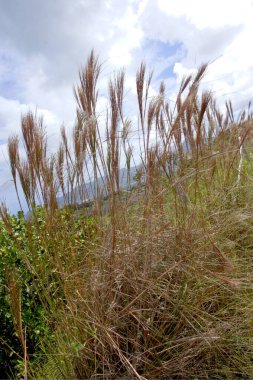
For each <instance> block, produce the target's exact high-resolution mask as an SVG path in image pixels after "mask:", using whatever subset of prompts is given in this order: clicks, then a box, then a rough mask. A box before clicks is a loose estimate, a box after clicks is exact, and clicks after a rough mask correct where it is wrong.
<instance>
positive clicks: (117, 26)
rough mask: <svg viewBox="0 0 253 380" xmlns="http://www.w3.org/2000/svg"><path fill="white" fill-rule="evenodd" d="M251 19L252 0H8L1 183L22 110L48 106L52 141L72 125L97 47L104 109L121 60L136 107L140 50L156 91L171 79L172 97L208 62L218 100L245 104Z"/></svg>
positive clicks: (1, 55) (2, 36)
mask: <svg viewBox="0 0 253 380" xmlns="http://www.w3.org/2000/svg"><path fill="white" fill-rule="evenodd" d="M252 20H253V1H252V0H241V1H240V2H239V1H237V0H230V1H228V0H222V1H220V0H213V1H212V2H206V1H199V0H190V1H189V0H177V1H174V0H125V1H117V0H107V1H104V0H76V1H74V2H73V1H69V0H54V1H50V0H44V1H34V0H25V1H22V2H19V1H15V0H8V1H3V2H1V5H0V46H1V47H0V142H1V144H2V145H1V146H2V149H0V175H1V178H0V186H1V184H4V183H5V182H6V180H8V178H7V179H6V176H7V175H8V169H7V163H6V151H5V145H4V144H5V143H6V140H7V138H8V136H9V134H10V133H13V132H18V131H19V124H20V114H21V113H24V112H26V110H28V109H35V108H37V109H38V110H39V111H41V112H43V113H44V115H45V123H46V124H47V129H48V132H49V140H50V141H51V146H54V145H55V144H56V143H57V136H58V132H59V129H60V126H61V125H62V123H63V122H64V123H65V124H66V125H67V127H70V126H71V125H72V124H73V121H74V117H75V101H74V97H73V93H72V86H73V84H76V83H77V82H78V68H79V67H80V65H81V64H84V63H85V60H86V57H87V55H88V53H89V51H90V50H91V49H92V48H94V49H95V51H96V52H98V53H99V55H100V57H101V61H102V62H103V63H104V64H103V70H102V74H101V87H102V90H101V93H100V95H101V97H100V100H99V112H100V113H102V110H103V107H104V106H106V105H107V101H106V97H105V93H106V89H107V83H108V75H112V74H113V73H114V72H115V69H118V68H119V67H120V66H124V67H125V68H126V73H127V78H128V79H127V81H126V92H127V93H128V104H127V105H126V107H125V109H126V110H127V111H128V110H129V111H130V113H132V114H133V113H134V111H133V110H135V109H136V108H134V105H133V97H134V94H135V71H136V68H137V67H138V65H139V63H140V62H141V61H142V59H145V60H146V61H147V65H148V67H150V69H154V70H155V75H154V84H153V88H152V91H153V94H155V91H156V88H157V82H158V81H159V80H160V79H161V78H164V79H165V82H166V85H167V89H168V91H169V93H168V97H171V96H172V94H174V93H175V91H176V87H177V84H178V81H179V80H180V78H181V77H182V75H183V74H185V73H189V72H192V70H194V69H196V68H197V67H198V66H199V65H200V64H201V63H202V62H207V61H208V62H212V63H211V64H210V66H209V69H208V74H207V75H206V77H205V80H204V82H205V85H206V86H208V87H209V88H211V89H212V91H213V92H214V93H215V94H216V95H217V96H218V99H219V100H220V101H223V100H224V99H225V95H224V94H229V96H230V97H231V98H232V100H233V101H234V102H235V107H236V108H239V107H242V106H244V105H245V104H246V103H247V102H248V100H250V98H251V97H252V92H253V75H252V74H253V62H252V58H251V39H252V35H253V26H252V25H253V24H252ZM1 152H2V153H1ZM1 155H2V156H1ZM4 188H5V186H3V189H4ZM1 191H2V193H3V192H4V191H5V190H1V188H0V196H1V194H2V193H1ZM4 194H5V193H4ZM6 197H7V198H8V194H7V193H6Z"/></svg>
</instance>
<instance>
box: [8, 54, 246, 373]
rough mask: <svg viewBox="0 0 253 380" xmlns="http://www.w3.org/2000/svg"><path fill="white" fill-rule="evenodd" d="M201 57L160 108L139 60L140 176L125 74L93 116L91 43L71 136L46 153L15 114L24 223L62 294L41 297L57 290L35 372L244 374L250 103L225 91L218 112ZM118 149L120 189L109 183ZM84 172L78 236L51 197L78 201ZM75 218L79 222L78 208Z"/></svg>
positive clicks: (95, 75)
mask: <svg viewBox="0 0 253 380" xmlns="http://www.w3.org/2000/svg"><path fill="white" fill-rule="evenodd" d="M206 68H207V67H206V65H203V66H201V67H200V68H199V70H198V72H197V73H196V75H195V76H193V77H191V76H190V77H187V78H185V79H184V80H183V81H182V84H181V87H180V89H179V92H178V96H177V99H176V104H175V106H173V107H171V105H170V104H169V103H168V102H167V101H166V92H165V86H164V84H163V83H161V85H160V90H159V94H158V96H156V97H153V98H150V96H149V91H150V86H151V80H152V75H151V74H150V75H149V74H146V68H145V65H144V64H141V66H140V69H139V70H138V72H137V75H136V88H137V104H138V109H139V123H138V126H137V127H138V129H139V131H140V135H139V136H140V147H141V149H142V157H141V161H142V167H141V169H140V168H138V170H139V174H140V177H141V175H142V180H141V181H139V185H138V181H137V185H136V187H135V188H132V189H131V184H130V174H129V173H130V168H131V167H132V166H133V165H134V158H135V157H134V154H135V153H134V152H133V149H132V144H131V138H130V137H129V130H130V128H131V122H130V121H129V119H128V118H127V117H126V116H125V115H124V110H123V99H124V73H123V72H120V73H119V74H118V75H116V77H115V78H114V79H113V80H110V82H109V95H108V97H109V109H108V110H107V118H106V124H105V125H103V126H101V123H100V121H99V118H98V116H97V113H96V103H97V99H98V92H97V82H98V79H99V74H100V70H101V66H100V64H99V62H98V59H97V57H96V56H95V54H94V52H92V53H91V55H90V57H89V58H88V60H87V65H86V66H85V67H84V68H82V69H81V71H80V74H79V77H80V84H79V85H78V86H77V87H76V88H75V97H76V100H77V118H76V125H75V127H74V130H73V141H69V140H68V139H67V137H66V131H65V130H64V129H63V130H62V134H61V143H60V147H59V150H58V152H57V154H55V155H54V156H50V155H48V153H47V143H46V136H45V133H44V127H43V122H42V119H39V118H38V117H36V115H32V114H31V113H28V115H26V116H24V117H23V118H22V134H23V140H24V143H25V148H26V159H21V158H20V155H19V153H18V139H17V138H16V137H14V138H11V139H10V140H9V156H10V162H11V168H12V174H13V179H14V183H15V186H17V177H18V178H19V181H20V183H21V186H22V189H23V192H24V194H25V197H26V201H27V204H28V207H29V208H30V210H31V211H32V212H33V219H32V222H30V223H34V224H32V226H33V228H37V230H38V234H40V238H41V244H44V245H45V246H46V247H47V252H46V253H45V255H47V256H46V257H48V260H49V261H50V262H51V263H52V265H53V266H54V268H55V273H57V276H58V279H59V284H60V286H61V290H62V292H63V294H64V297H63V299H62V300H59V299H58V300H57V301H55V300H54V299H51V300H50V301H48V299H46V300H45V304H49V305H54V304H55V303H57V311H56V310H55V308H53V309H52V310H53V311H52V312H53V313H54V318H55V313H56V315H57V318H58V325H57V326H56V327H55V331H54V346H53V347H47V355H48V356H47V361H46V363H44V365H40V369H39V370H38V367H35V369H33V366H32V365H31V368H30V370H31V373H33V374H34V377H35V378H36V379H38V378H50V379H53V378H56V377H57V378H59V377H61V378H65V379H67V378H68V379H69V378H72V379H77V378H78V379H87V378H94V379H95V378H96V379H97V378H101V379H102V378H103V379H112V378H115V379H116V378H120V377H123V376H127V377H128V378H133V379H160V378H166V379H169V378H170V379H197V378H199V379H207V378H209V377H210V378H213V379H214V378H215V379H236V378H240V376H242V377H241V378H244V379H250V378H252V377H253V369H252V365H251V360H252V357H253V356H252V355H253V352H252V336H253V335H252V316H251V315H252V287H251V280H252V265H253V260H252V252H251V248H250V247H251V246H252V220H253V214H252V211H253V209H252V204H251V199H252V192H251V191H250V189H249V183H250V181H251V178H252V177H251V172H250V170H248V169H247V170H246V169H245V168H244V167H243V166H240V159H241V158H243V159H244V157H243V156H242V150H241V148H242V147H245V146H244V145H245V138H246V135H247V129H248V125H252V124H251V123H252V115H251V114H250V113H248V114H246V113H245V114H244V115H241V116H240V118H239V119H238V122H235V120H234V116H233V111H232V106H231V104H230V103H228V105H227V114H225V115H222V114H221V113H220V111H219V110H218V108H217V106H216V104H215V101H214V99H213V97H212V95H211V93H210V92H204V93H203V94H199V84H200V81H201V79H202V78H203V76H204V75H205V71H206ZM232 126H233V127H232ZM245 129H246V131H245V132H244V130H245ZM103 131H105V136H103ZM242 131H243V132H242ZM154 136H155V137H154ZM104 138H105V140H106V142H104ZM247 149H248V148H247ZM123 162H124V163H125V166H126V171H127V173H128V185H127V189H128V192H127V194H124V191H123V190H122V189H121V188H120V178H119V176H120V170H119V169H120V168H121V167H122V163H123ZM141 172H142V173H141ZM238 173H239V174H240V176H239V177H238ZM100 177H102V178H103V179H104V189H103V191H102V189H101V187H100V186H99V180H98V179H99V178H100ZM88 178H94V197H95V206H94V210H93V215H94V223H95V226H96V237H95V238H92V239H91V240H90V241H88V242H86V243H85V244H84V243H83V241H81V240H80V239H78V238H74V237H73V236H71V234H70V233H69V230H71V229H69V226H70V225H71V223H74V219H75V215H74V214H72V215H70V216H69V219H68V223H66V220H65V219H64V218H63V216H62V212H63V211H62V210H59V209H58V205H57V196H58V195H59V192H60V191H61V193H62V194H63V196H64V199H65V202H66V204H68V203H71V204H74V203H75V202H76V200H77V199H80V200H81V201H84V200H85V199H86V198H87V196H88V195H87V191H86V187H85V182H86V181H87V179H88ZM238 178H239V180H238ZM104 193H106V194H107V196H108V199H109V200H108V205H109V210H108V209H107V210H106V212H104V209H103V195H104ZM40 199H41V200H42V202H43V205H44V207H45V210H46V212H47V217H46V224H45V226H44V230H41V227H40V226H39V225H38V224H36V220H37V219H36V218H37V214H36V213H37V211H36V207H35V204H36V202H37V201H39V200H40ZM133 200H134V201H133ZM82 212H83V213H84V214H85V212H86V209H83V210H82ZM80 220H81V222H80V233H81V232H82V230H83V231H84V230H85V228H86V225H85V223H86V222H85V220H86V219H85V218H83V219H80ZM29 228H31V227H29ZM34 260H35V262H37V264H38V265H37V267H36V268H37V273H36V275H35V277H36V276H37V277H38V278H40V279H44V281H45V282H46V281H48V279H47V278H48V275H47V273H45V267H44V266H43V265H39V259H38V258H34ZM45 294H47V297H50V293H48V292H46V290H45V293H44V294H42V295H41V297H42V298H43V296H45ZM48 294H49V295H48ZM45 344H46V343H45ZM38 363H40V362H39V361H38ZM37 365H38V364H37Z"/></svg>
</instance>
